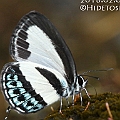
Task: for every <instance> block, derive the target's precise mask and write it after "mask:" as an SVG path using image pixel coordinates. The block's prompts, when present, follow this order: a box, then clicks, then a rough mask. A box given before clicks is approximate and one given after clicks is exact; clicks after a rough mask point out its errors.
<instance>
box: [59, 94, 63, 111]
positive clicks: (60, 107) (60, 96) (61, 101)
mask: <svg viewBox="0 0 120 120" xmlns="http://www.w3.org/2000/svg"><path fill="white" fill-rule="evenodd" d="M62 105H63V103H62V96H60V110H59V113H62Z"/></svg>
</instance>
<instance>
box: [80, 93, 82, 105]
mask: <svg viewBox="0 0 120 120" xmlns="http://www.w3.org/2000/svg"><path fill="white" fill-rule="evenodd" d="M80 101H81V106H82V94H81V92H80Z"/></svg>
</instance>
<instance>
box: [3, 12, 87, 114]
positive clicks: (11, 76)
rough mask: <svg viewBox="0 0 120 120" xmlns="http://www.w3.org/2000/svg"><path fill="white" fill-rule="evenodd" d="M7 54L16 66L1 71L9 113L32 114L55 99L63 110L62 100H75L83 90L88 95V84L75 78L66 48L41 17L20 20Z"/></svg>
mask: <svg viewBox="0 0 120 120" xmlns="http://www.w3.org/2000/svg"><path fill="white" fill-rule="evenodd" d="M10 54H11V56H12V58H13V59H14V61H15V62H11V63H7V64H6V65H5V66H4V67H3V69H2V72H1V84H2V91H3V93H4V96H5V98H6V100H7V101H8V103H9V104H10V106H11V109H15V110H17V111H18V112H20V113H25V114H27V113H34V112H37V111H38V110H41V109H42V108H44V107H45V106H48V105H50V104H52V103H54V102H55V101H57V100H58V99H60V100H61V105H60V106H61V107H62V98H63V97H64V98H68V97H69V96H73V100H74V95H75V94H77V93H80V95H81V91H82V90H83V89H84V90H85V91H86V93H87V90H86V89H85V86H86V83H87V80H84V78H83V77H82V76H80V75H77V72H76V67H75V63H74V60H73V57H72V55H71V52H70V50H69V48H68V47H67V45H66V43H65V42H64V40H63V38H62V37H61V35H60V34H59V33H58V31H57V30H56V28H55V27H54V26H53V25H52V23H51V22H50V21H49V20H48V19H47V18H46V17H45V16H43V15H42V14H40V13H38V12H35V11H32V12H30V13H28V14H26V15H25V16H23V17H22V18H21V20H20V21H19V23H18V25H17V27H16V28H15V30H14V32H13V35H12V37H11V43H10ZM87 94H88V93H87ZM88 96H89V95H88ZM81 102H82V96H81ZM61 107H60V110H61Z"/></svg>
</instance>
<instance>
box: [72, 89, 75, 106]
mask: <svg viewBox="0 0 120 120" xmlns="http://www.w3.org/2000/svg"><path fill="white" fill-rule="evenodd" d="M74 100H75V90H73V95H72V105H74Z"/></svg>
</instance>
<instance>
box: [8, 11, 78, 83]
mask: <svg viewBox="0 0 120 120" xmlns="http://www.w3.org/2000/svg"><path fill="white" fill-rule="evenodd" d="M10 54H11V56H12V57H13V59H14V60H16V61H24V60H27V61H31V62H35V63H38V64H42V65H44V66H46V67H50V68H53V69H55V70H57V71H58V72H60V73H61V74H63V75H65V77H66V80H67V82H69V84H72V83H73V82H74V79H75V77H76V68H75V64H74V61H73V58H72V55H71V53H70V51H69V48H68V47H67V45H66V43H65V42H64V40H63V38H62V37H61V35H60V34H59V33H58V31H57V30H56V28H55V27H54V26H53V25H52V23H51V22H50V21H49V20H48V19H47V18H46V17H45V16H43V15H42V14H40V13H38V12H35V11H32V12H30V13H28V14H27V15H25V16H24V17H22V19H21V20H20V21H19V23H18V25H17V27H16V28H15V30H14V32H13V35H12V38H11V44H10Z"/></svg>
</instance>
